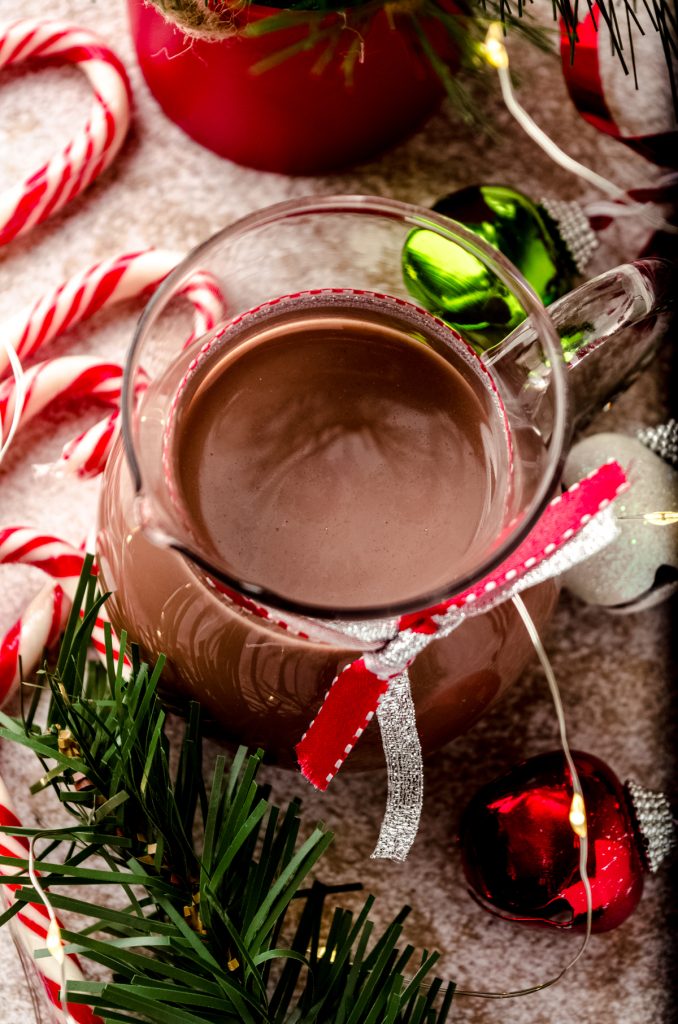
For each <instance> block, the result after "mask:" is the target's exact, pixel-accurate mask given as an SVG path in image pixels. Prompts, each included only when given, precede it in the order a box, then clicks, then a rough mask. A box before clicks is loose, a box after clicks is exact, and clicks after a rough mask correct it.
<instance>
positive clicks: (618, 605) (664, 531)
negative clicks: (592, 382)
mask: <svg viewBox="0 0 678 1024" xmlns="http://www.w3.org/2000/svg"><path fill="white" fill-rule="evenodd" d="M609 458H615V459H617V461H618V462H620V463H621V464H622V466H624V467H625V469H626V471H627V474H628V477H629V483H630V488H629V490H628V491H627V493H626V494H625V495H623V496H622V497H621V498H620V499H619V501H617V502H616V503H615V510H614V511H615V515H616V517H617V525H618V527H619V536H618V538H617V539H616V540H615V541H614V542H613V543H612V544H610V545H608V546H607V547H606V548H605V549H604V550H602V551H600V552H599V553H598V554H597V555H594V556H593V557H592V558H590V559H588V561H586V562H582V563H581V564H579V565H576V566H575V567H574V568H573V569H571V570H570V571H569V572H567V573H566V574H565V576H564V583H565V585H566V586H567V588H568V589H569V590H571V591H572V593H574V594H576V596H577V597H579V598H581V600H583V601H586V602H587V603H589V604H597V605H605V606H607V607H610V608H615V609H616V610H618V611H636V610H639V609H640V608H644V607H649V606H650V605H652V604H657V603H658V602H659V601H661V600H663V599H665V598H666V597H668V596H669V594H670V593H672V592H673V591H674V590H675V589H676V588H677V587H678V524H676V523H673V524H671V523H661V524H658V523H656V522H655V523H652V522H649V521H647V519H646V518H645V517H646V516H647V514H648V513H652V512H675V511H676V510H678V472H676V470H675V469H674V468H673V467H672V466H671V465H669V464H668V463H667V462H665V461H664V460H663V459H662V458H660V456H659V455H656V454H655V453H654V452H653V451H650V449H649V448H647V447H646V446H645V445H644V444H642V443H641V442H640V441H639V440H638V439H637V438H634V437H626V436H624V435H622V434H596V435H594V436H593V437H587V438H586V439H585V440H583V441H580V442H579V444H577V445H575V446H574V448H573V449H572V451H571V452H570V455H569V458H568V460H567V463H566V466H565V472H564V480H565V483H566V484H571V483H573V482H574V481H575V480H580V479H581V478H582V477H583V476H585V475H586V474H587V473H589V472H590V471H591V470H592V469H594V468H595V467H596V466H599V465H600V464H601V462H604V461H605V460H606V459H609ZM660 569H661V570H662V573H661V576H660V579H661V577H663V582H660V583H658V582H657V573H658V571H659V570H660Z"/></svg>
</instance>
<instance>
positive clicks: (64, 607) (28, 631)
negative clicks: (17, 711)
mask: <svg viewBox="0 0 678 1024" xmlns="http://www.w3.org/2000/svg"><path fill="white" fill-rule="evenodd" d="M84 560H85V555H84V553H83V551H81V550H78V549H77V548H75V547H73V545H72V544H68V543H67V542H66V541H63V540H60V539H59V538H58V537H53V536H51V535H49V534H43V533H41V532H40V531H38V530H35V529H33V528H32V527H28V526H10V527H7V528H6V529H4V530H0V565H2V564H17V563H22V564H23V565H32V566H35V567H36V568H38V569H41V570H42V571H43V572H44V573H46V574H47V575H48V576H50V577H51V581H52V582H51V584H50V585H48V586H45V587H43V589H42V590H41V591H40V592H39V593H38V595H37V596H36V597H35V598H34V599H33V601H32V602H31V603H30V604H29V606H28V608H27V609H26V611H25V612H24V614H23V615H22V616H21V618H20V619H19V620H18V621H17V622H16V623H15V624H14V625H13V626H12V628H11V629H10V630H9V632H8V633H7V634H6V635H5V637H4V638H3V639H2V641H0V704H2V703H4V701H5V700H7V698H8V697H9V696H10V695H11V694H12V693H13V692H14V690H15V689H16V687H17V686H18V684H19V682H20V679H21V676H22V675H23V676H28V675H30V674H31V672H33V671H34V669H35V668H36V667H37V665H38V664H39V661H40V658H41V657H42V654H43V651H44V650H45V648H46V647H49V646H51V645H52V644H53V643H54V642H55V640H56V639H57V638H58V636H59V634H60V632H61V629H62V627H63V625H64V623H65V620H66V618H67V616H68V614H69V612H70V608H71V604H72V601H73V597H74V595H75V591H76V588H77V585H78V580H79V579H80V574H81V572H82V567H83V564H84ZM57 585H58V588H59V591H60V592H58V591H57ZM106 621H107V619H106V616H105V614H104V612H103V609H102V610H101V611H100V612H99V615H98V616H97V619H96V622H95V625H94V629H93V631H92V647H93V648H94V650H95V651H96V653H97V654H98V656H99V657H100V658H101V659H102V660H105V658H106V640H105V623H106ZM112 646H113V656H114V658H115V659H116V660H118V659H119V657H120V645H119V644H118V641H117V639H116V637H115V635H113V637H112ZM124 661H125V664H126V665H127V666H129V664H130V663H129V659H128V658H127V655H125V656H124Z"/></svg>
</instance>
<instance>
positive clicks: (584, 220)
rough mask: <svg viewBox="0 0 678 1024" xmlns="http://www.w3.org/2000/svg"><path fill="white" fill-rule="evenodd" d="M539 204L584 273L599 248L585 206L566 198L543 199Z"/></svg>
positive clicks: (572, 258)
mask: <svg viewBox="0 0 678 1024" xmlns="http://www.w3.org/2000/svg"><path fill="white" fill-rule="evenodd" d="M539 205H540V206H541V208H542V210H543V211H544V212H545V213H546V214H547V216H548V217H549V218H550V219H551V220H552V221H553V222H554V224H555V225H556V228H557V230H558V234H559V235H560V238H561V239H562V242H563V244H564V245H565V248H566V249H567V251H568V253H569V255H570V258H571V260H572V262H573V263H574V265H575V267H576V268H577V270H578V272H579V273H580V274H583V273H584V271H585V270H586V268H587V266H588V265H589V262H590V260H591V257H592V255H593V253H594V252H595V250H596V249H597V248H598V237H597V235H596V233H595V231H594V230H593V228H592V227H591V225H590V223H589V219H588V217H587V216H586V214H585V213H584V210H583V208H582V207H581V206H580V205H579V203H575V202H568V201H566V200H564V199H541V200H540V202H539Z"/></svg>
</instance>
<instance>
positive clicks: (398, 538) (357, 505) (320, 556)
mask: <svg viewBox="0 0 678 1024" xmlns="http://www.w3.org/2000/svg"><path fill="white" fill-rule="evenodd" d="M431 323H434V321H432V320H431ZM419 327H420V324H419V321H418V320H416V318H414V314H410V312H409V310H408V309H407V308H406V307H405V308H396V307H394V308H393V310H391V309H390V308H388V307H387V308H386V310H384V309H375V310H371V309H370V308H369V307H366V308H365V307H358V308H351V307H350V306H347V307H346V308H343V309H342V308H341V305H337V302H336V300H335V302H334V304H332V305H328V306H327V307H323V305H322V302H319V301H318V300H316V301H315V302H313V303H312V304H310V305H309V306H308V307H307V308H304V305H303V302H302V303H301V304H299V303H297V304H292V306H291V308H290V309H289V310H288V311H287V312H283V313H282V314H280V313H278V314H277V317H276V319H275V322H274V323H273V324H271V323H270V322H267V321H266V320H264V321H263V323H259V322H255V323H254V324H253V325H252V326H250V327H249V328H248V327H245V329H244V330H241V334H240V337H239V339H238V343H237V345H236V346H235V348H230V349H229V350H228V351H223V352H220V351H219V350H218V349H217V351H216V352H215V353H214V354H213V355H211V356H210V357H209V358H207V359H206V360H205V361H204V363H203V364H202V365H201V366H200V367H199V369H198V370H197V371H196V372H195V373H194V375H193V377H192V378H191V380H190V382H189V384H188V386H187V387H185V389H184V392H183V394H182V399H181V403H180V405H179V406H178V412H177V414H176V421H175V422H174V424H173V426H174V430H173V434H172V457H173V464H174V468H175V473H176V481H177V485H178V490H179V493H180V496H181V499H182V500H183V502H184V503H185V506H186V510H187V512H188V516H189V518H190V520H191V522H192V525H193V531H194V534H195V535H196V536H197V538H198V542H199V543H200V544H201V545H202V546H203V547H204V550H205V551H207V552H209V551H214V552H216V553H218V556H219V557H220V559H222V560H223V561H224V562H225V563H226V564H227V565H228V567H229V570H230V571H231V573H232V574H233V575H234V576H235V577H236V578H238V579H241V580H245V581H248V582H251V583H256V584H260V585H263V586H265V587H266V589H267V590H269V591H273V592H275V593H278V594H281V595H283V596H285V597H288V598H293V599H295V600H298V601H303V602H306V603H310V604H318V605H322V606H325V607H328V606H329V607H334V606H336V607H366V606H369V605H386V604H388V603H390V602H400V601H405V600H408V599H412V598H416V597H417V596H419V595H428V594H431V593H433V592H434V591H436V590H437V589H439V588H442V587H444V586H445V585H446V584H447V583H448V582H449V581H450V580H451V579H453V578H455V577H458V576H460V575H461V574H462V573H463V572H464V571H469V570H471V569H472V568H473V567H474V565H475V564H477V562H478V561H479V560H481V558H482V554H483V551H484V550H485V548H486V546H487V545H488V544H489V543H490V542H491V541H492V539H493V537H494V535H495V534H496V533H498V532H499V530H500V528H501V517H502V508H503V506H502V500H501V498H502V495H501V493H499V491H500V484H501V480H502V472H501V467H502V463H503V462H505V460H506V442H505V437H504V434H503V431H502V427H501V420H500V416H499V412H498V408H497V406H496V404H495V402H494V399H493V396H492V394H491V393H490V392H489V390H488V388H487V387H486V386H485V382H484V380H483V378H482V374H479V373H478V371H477V370H476V369H474V368H473V365H472V363H471V362H470V361H469V357H468V355H466V354H465V353H464V352H463V350H462V348H459V349H456V348H455V345H456V344H457V342H456V339H454V336H453V335H452V332H450V331H448V330H447V328H444V327H442V328H440V327H436V331H442V332H444V335H445V337H444V338H443V339H442V340H441V339H440V338H439V339H437V340H438V343H439V348H440V351H441V352H442V353H443V354H439V352H437V351H434V349H433V348H432V347H429V346H428V345H426V344H422V342H421V341H420V340H418V339H419V337H420V331H419V330H418V328H419ZM443 342H444V344H443ZM502 449H503V450H502ZM479 555H480V558H479Z"/></svg>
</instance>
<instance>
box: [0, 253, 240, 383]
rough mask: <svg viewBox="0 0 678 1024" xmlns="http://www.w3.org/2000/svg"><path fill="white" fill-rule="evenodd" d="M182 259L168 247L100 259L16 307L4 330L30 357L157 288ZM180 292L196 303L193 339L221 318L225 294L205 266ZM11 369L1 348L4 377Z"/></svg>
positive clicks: (23, 355)
mask: <svg viewBox="0 0 678 1024" xmlns="http://www.w3.org/2000/svg"><path fill="white" fill-rule="evenodd" d="M182 259H183V255H182V253H178V252H172V251H170V250H167V249H143V250H141V251H139V252H130V253H123V254H122V255H121V256H115V257H114V258H112V259H108V260H101V261H100V262H99V263H95V264H94V265H93V266H91V267H88V268H87V269H86V270H82V271H80V272H79V273H77V274H74V275H73V277H71V278H69V279H68V280H67V281H63V282H62V283H61V284H60V285H58V286H57V287H56V288H52V289H51V290H50V291H48V292H46V293H45V294H44V295H43V296H41V298H39V299H37V301H36V302H33V303H31V304H30V305H29V306H28V307H26V308H25V309H22V310H20V311H19V312H18V313H16V314H15V315H14V316H13V317H11V318H10V319H9V320H8V321H6V322H5V323H4V324H3V325H2V335H3V337H4V338H5V339H6V340H7V341H8V342H9V343H10V345H11V346H12V347H13V349H14V351H15V352H16V354H17V355H18V357H19V359H21V360H22V362H24V363H26V362H27V361H28V359H29V357H31V356H33V355H35V353H36V352H37V350H38V349H39V348H41V347H42V346H43V345H46V344H48V343H49V342H50V341H53V340H54V338H57V337H59V335H61V334H63V333H64V332H65V331H66V330H68V328H70V327H74V326H75V325H76V324H78V323H81V322H82V321H83V320H87V319H89V317H91V316H92V315H93V314H94V313H96V312H98V310H100V309H105V308H106V307H108V306H112V305H113V304H114V303H116V302H122V301H124V300H126V299H132V298H136V297H137V296H140V295H143V294H144V293H146V292H151V291H153V289H154V288H156V287H157V286H158V285H159V284H160V282H161V281H162V280H163V279H164V278H165V277H167V275H168V274H169V272H170V271H171V270H174V268H175V267H176V265H177V263H179V262H180V260H182ZM181 293H182V294H184V295H185V296H186V298H187V299H188V301H189V302H190V303H191V305H192V306H193V308H194V317H195V319H194V328H193V334H192V335H191V338H190V339H189V340H193V338H195V337H200V335H202V334H204V333H205V332H206V331H209V330H211V329H212V327H214V325H215V324H216V323H217V321H218V320H219V318H220V317H221V315H222V313H223V309H224V303H223V298H222V295H221V292H220V291H219V286H218V284H217V282H216V281H215V279H214V277H213V276H212V275H211V274H209V273H207V272H205V271H196V273H195V274H193V275H192V276H191V278H190V279H189V280H188V281H187V282H186V284H185V285H184V287H183V289H182V290H181ZM8 369H9V361H8V358H7V355H6V353H5V352H4V351H0V378H1V377H3V376H4V375H5V374H6V372H7V370H8Z"/></svg>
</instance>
